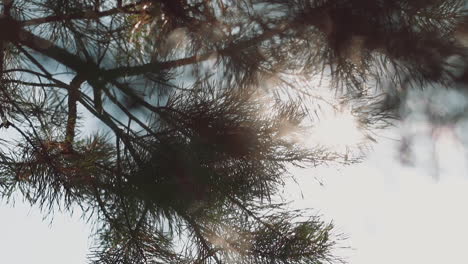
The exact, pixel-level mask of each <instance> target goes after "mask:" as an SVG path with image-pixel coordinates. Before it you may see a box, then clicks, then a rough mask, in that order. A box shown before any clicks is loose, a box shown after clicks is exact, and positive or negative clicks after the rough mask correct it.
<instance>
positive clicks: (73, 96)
mask: <svg viewBox="0 0 468 264" xmlns="http://www.w3.org/2000/svg"><path fill="white" fill-rule="evenodd" d="M83 82H84V79H83V78H82V77H81V76H80V75H77V76H75V78H73V80H72V81H71V83H70V86H69V90H68V119H67V127H66V134H65V142H64V144H65V149H64V152H65V153H71V152H73V142H74V140H75V128H76V120H77V118H78V112H77V102H78V100H79V96H80V86H81V84H82V83H83Z"/></svg>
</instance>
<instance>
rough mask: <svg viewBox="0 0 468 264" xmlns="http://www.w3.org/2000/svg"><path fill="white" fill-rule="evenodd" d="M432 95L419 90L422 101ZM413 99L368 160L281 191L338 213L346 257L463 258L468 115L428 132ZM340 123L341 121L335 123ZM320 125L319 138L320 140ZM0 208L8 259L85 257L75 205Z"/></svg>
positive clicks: (333, 215)
mask: <svg viewBox="0 0 468 264" xmlns="http://www.w3.org/2000/svg"><path fill="white" fill-rule="evenodd" d="M426 91H427V90H426ZM432 96H433V94H426V96H425V97H424V96H421V95H420V94H416V96H413V97H414V98H418V99H421V100H423V101H424V100H426V99H427V98H431V99H434V98H432ZM424 98H426V99H424ZM454 98H457V99H454ZM439 99H440V100H435V103H436V104H437V105H442V106H444V105H450V106H457V105H458V106H460V104H461V105H463V104H465V103H466V101H468V100H466V97H464V96H463V95H460V94H455V95H453V94H451V93H447V96H446V98H444V97H443V96H442V97H440V96H439ZM447 100H448V101H449V102H450V104H447V102H448V101H447ZM457 100H459V101H458V104H457ZM460 102H465V103H460ZM408 105H409V106H408V108H409V109H410V113H409V114H407V116H406V118H405V120H404V121H403V122H402V123H401V124H399V125H397V126H396V127H395V128H392V129H388V130H385V131H380V132H379V134H380V135H381V136H379V137H377V139H378V141H379V142H378V143H377V144H374V145H373V150H371V151H369V153H368V155H367V158H366V159H365V160H364V161H363V162H362V163H359V164H356V165H352V166H348V167H344V168H336V167H333V166H329V167H320V168H315V169H302V170H295V171H293V173H294V174H295V175H296V176H297V182H298V184H296V183H293V182H289V183H288V184H287V185H286V189H285V192H284V196H285V197H288V198H290V199H294V200H295V203H294V206H297V207H307V208H313V210H314V212H316V213H318V214H320V215H322V217H323V219H325V220H329V221H331V220H333V222H334V224H335V226H336V229H335V232H340V233H343V234H345V235H346V236H347V237H348V239H347V240H345V241H343V242H342V244H341V245H342V246H348V247H351V248H352V249H342V250H338V251H336V253H337V254H338V255H339V256H342V257H344V258H345V259H346V260H348V262H349V263H350V264H395V263H398V264H415V263H424V264H440V263H450V264H458V263H460V264H462V263H466V256H465V251H466V248H465V247H466V244H467V242H468V241H467V240H468V225H467V224H466V223H468V213H467V212H466V201H468V175H467V169H468V167H467V162H466V161H467V149H466V148H465V147H463V144H462V142H467V141H468V140H467V139H466V138H464V137H463V135H464V134H467V133H463V131H465V130H466V128H468V122H467V121H463V120H461V121H460V122H459V123H458V124H457V126H441V127H440V129H438V130H437V131H436V132H435V133H436V134H437V137H436V138H435V139H432V138H431V137H430V135H431V133H433V132H434V131H433V130H431V129H430V126H429V125H428V123H427V118H424V117H421V113H420V110H421V109H419V108H418V107H420V106H421V105H422V106H424V105H425V104H418V101H410V102H409V104H408ZM443 110H444V109H442V110H441V109H438V111H439V112H441V111H442V112H443ZM445 110H446V109H445ZM337 120H339V122H334V121H332V122H329V121H327V122H325V123H324V126H325V127H326V128H327V129H330V130H336V129H338V131H343V133H345V134H344V135H348V136H350V140H351V141H352V140H353V139H355V138H359V137H358V136H356V133H355V131H352V129H351V128H350V127H349V126H350V123H352V121H350V120H349V118H347V117H346V116H345V117H341V118H338V119H337ZM340 124H342V125H343V126H344V127H342V128H341V129H340V128H339V127H335V126H340ZM318 129H320V128H318ZM320 133H322V132H320V131H318V137H317V138H315V140H323V138H321V137H320ZM325 135H326V136H330V134H325ZM326 136H325V137H326ZM325 137H324V138H325ZM402 137H408V138H411V137H412V139H413V147H414V151H413V155H412V163H411V164H406V165H405V164H403V163H402V162H401V158H400V155H401V153H400V152H399V147H400V146H401V141H400V139H401V138H402ZM341 141H342V139H340V141H338V142H339V143H340V144H341V143H344V142H341ZM332 142H333V141H331V142H330V143H332ZM316 177H318V178H319V179H320V180H321V181H322V182H323V184H324V185H323V186H321V185H320V184H318V182H317V181H316V179H315V178H316ZM301 192H302V194H303V195H304V197H303V198H302V196H301ZM0 216H1V217H0V259H1V262H2V263H8V264H29V263H35V264H41V263H47V264H63V263H76V264H81V263H86V256H87V254H89V248H90V246H91V242H92V240H91V239H89V234H90V227H89V226H87V225H86V224H85V223H84V222H83V221H82V220H81V219H79V214H78V213H77V214H75V216H74V217H70V216H69V215H67V214H65V215H64V214H59V213H57V214H56V216H55V218H54V222H53V223H52V224H51V225H50V224H49V221H48V220H45V221H43V220H42V217H43V215H42V214H41V213H40V212H39V211H38V210H37V209H34V208H33V209H31V208H30V207H29V206H28V205H25V204H22V203H21V201H20V200H17V203H16V205H15V207H14V208H13V207H12V206H11V205H5V204H3V205H2V206H1V207H0Z"/></svg>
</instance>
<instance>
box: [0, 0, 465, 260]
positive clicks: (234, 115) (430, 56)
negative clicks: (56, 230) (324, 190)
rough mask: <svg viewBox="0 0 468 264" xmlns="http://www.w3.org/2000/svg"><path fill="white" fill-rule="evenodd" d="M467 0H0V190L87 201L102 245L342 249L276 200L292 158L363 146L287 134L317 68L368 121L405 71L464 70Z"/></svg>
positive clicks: (37, 199)
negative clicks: (313, 142) (94, 127)
mask: <svg viewBox="0 0 468 264" xmlns="http://www.w3.org/2000/svg"><path fill="white" fill-rule="evenodd" d="M464 6H465V1H463V0H431V1H429V0H413V1H410V0H406V1H404V0H381V1H376V0H242V1H234V0H208V1H207V0H134V1H127V0H2V10H1V12H2V15H1V16H0V29H1V35H0V36H1V37H0V59H1V64H0V65H1V68H0V73H1V75H0V100H1V105H0V116H1V119H2V124H1V126H2V127H3V128H5V130H3V129H2V130H1V133H6V132H5V131H12V132H11V133H14V137H12V139H9V140H7V139H5V140H4V141H3V142H2V148H1V153H0V172H1V173H0V187H1V189H0V190H1V192H2V195H3V196H4V197H9V196H10V195H11V194H12V193H15V192H20V193H21V194H22V195H24V197H26V198H27V199H28V201H30V202H31V203H32V204H37V205H39V206H40V207H41V208H42V209H44V210H45V211H46V213H52V212H53V210H55V209H61V210H72V209H73V208H75V207H76V206H78V207H80V208H81V209H82V210H83V212H84V213H85V214H86V216H85V217H89V219H94V220H93V221H95V223H96V225H97V226H98V228H96V230H97V234H96V236H97V240H98V241H99V243H98V246H97V247H96V248H95V251H94V253H93V255H92V256H90V259H91V260H92V261H93V262H95V263H314V264H315V263H327V262H334V261H337V260H338V259H337V258H336V257H335V256H334V255H333V254H332V249H333V247H334V245H335V243H336V240H335V239H336V237H335V236H334V235H333V231H332V225H331V224H327V223H325V222H323V221H321V220H320V219H319V218H318V217H316V216H313V215H310V212H307V211H297V210H291V209H290V208H288V207H287V205H285V204H277V203H274V202H273V200H272V199H273V197H275V195H278V191H279V190H281V186H282V184H283V183H284V179H285V177H286V176H287V175H288V171H289V168H291V166H317V165H320V164H325V163H330V162H340V163H352V162H355V161H357V159H358V157H348V155H347V153H339V152H336V151H332V150H329V149H326V148H324V147H321V146H319V145H317V146H311V147H305V146H304V144H302V143H301V141H300V140H298V139H297V137H300V136H301V135H302V136H304V133H305V132H304V131H305V130H304V124H306V123H308V122H309V123H310V119H311V118H313V114H314V111H315V110H316V103H317V102H318V101H320V100H322V99H321V98H320V97H318V96H316V94H315V93H314V92H315V91H316V89H317V87H318V86H319V84H318V82H314V81H311V80H319V79H320V80H329V85H330V89H334V90H336V91H337V92H338V93H339V94H340V95H342V97H343V100H348V101H351V102H352V103H353V106H354V108H353V111H354V112H355V114H356V115H358V117H359V120H360V121H361V123H362V125H363V126H372V125H376V124H380V123H384V122H386V121H388V120H390V119H392V118H398V114H399V112H398V110H397V109H398V106H399V102H400V101H401V98H403V96H404V95H405V92H406V91H407V90H408V89H411V87H412V86H414V84H417V83H419V84H420V83H427V82H431V83H440V84H443V85H449V84H451V83H454V82H465V81H466V76H465V75H466V74H465V73H464V72H463V73H462V74H456V73H454V68H456V67H459V66H457V65H455V64H454V63H453V58H458V59H460V58H461V60H464V57H465V55H466V52H465V46H464V42H463V36H464V30H465V28H464V26H465V23H466V22H465V11H464ZM85 117H86V118H85ZM91 117H92V118H96V119H97V120H99V122H100V124H101V126H102V128H103V130H104V131H106V132H105V133H97V132H96V133H86V132H88V131H89V130H90V129H89V128H88V127H83V126H80V122H81V121H86V119H87V118H91ZM307 120H309V121H307ZM312 123H313V122H312ZM80 133H81V134H80ZM82 134H85V135H82Z"/></svg>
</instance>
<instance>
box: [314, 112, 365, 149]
mask: <svg viewBox="0 0 468 264" xmlns="http://www.w3.org/2000/svg"><path fill="white" fill-rule="evenodd" d="M363 140H364V134H363V132H362V131H361V129H360V128H359V124H358V121H357V119H356V117H355V116H354V115H353V114H352V113H351V111H350V110H349V109H346V110H341V111H336V110H330V111H328V112H327V113H324V114H323V115H322V116H321V117H320V120H318V121H317V122H316V123H315V124H313V126H312V128H311V131H310V134H309V136H308V139H307V142H308V143H309V144H312V145H321V146H324V147H327V148H330V149H333V150H336V151H341V150H346V149H348V148H352V147H356V146H358V145H359V144H360V143H361V142H362V141H363Z"/></svg>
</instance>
